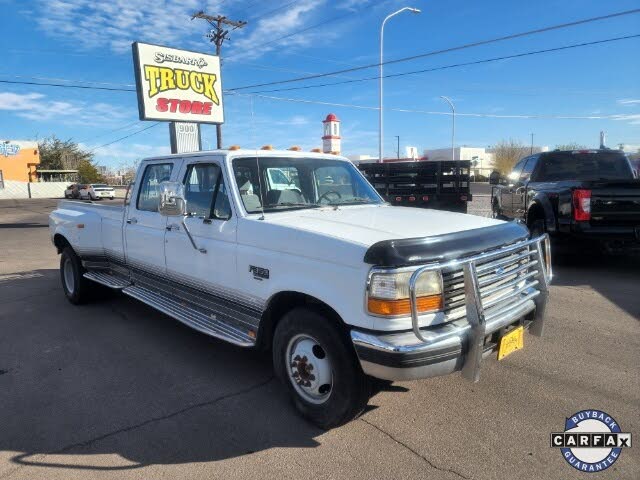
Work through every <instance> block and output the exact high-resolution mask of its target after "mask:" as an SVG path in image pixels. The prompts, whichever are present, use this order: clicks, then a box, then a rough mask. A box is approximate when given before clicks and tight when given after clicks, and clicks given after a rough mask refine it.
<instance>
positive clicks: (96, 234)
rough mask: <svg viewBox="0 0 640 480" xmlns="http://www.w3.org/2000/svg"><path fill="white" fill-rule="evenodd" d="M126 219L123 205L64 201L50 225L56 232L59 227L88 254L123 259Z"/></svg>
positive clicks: (74, 245)
mask: <svg viewBox="0 0 640 480" xmlns="http://www.w3.org/2000/svg"><path fill="white" fill-rule="evenodd" d="M123 221H124V205H102V204H98V203H93V202H83V201H79V200H61V201H60V202H58V208H57V209H56V210H54V211H53V212H51V215H50V216H49V228H50V231H52V232H53V231H55V230H56V228H55V227H56V226H58V230H57V231H63V232H65V237H66V238H67V239H68V240H69V241H70V243H71V244H72V245H73V247H74V248H75V249H76V250H79V251H80V253H82V254H84V256H85V257H88V258H93V257H95V258H104V257H109V256H111V257H114V258H117V259H123V258H124V244H123V236H122V235H123V229H122V225H123ZM52 240H53V239H52Z"/></svg>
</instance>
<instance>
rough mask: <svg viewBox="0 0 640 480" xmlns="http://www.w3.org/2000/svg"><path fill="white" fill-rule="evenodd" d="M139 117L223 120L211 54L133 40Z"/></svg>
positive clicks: (217, 67)
mask: <svg viewBox="0 0 640 480" xmlns="http://www.w3.org/2000/svg"><path fill="white" fill-rule="evenodd" d="M132 47H133V62H134V68H135V73H136V88H137V91H138V109H139V112H140V120H164V121H178V122H199V123H224V110H223V105H222V82H221V79H220V60H219V58H218V57H217V56H215V55H206V54H203V53H197V52H191V51H187V50H177V49H175V48H169V47H162V46H159V45H151V44H147V43H139V42H135V43H134V44H133V45H132Z"/></svg>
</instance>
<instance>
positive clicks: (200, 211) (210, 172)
mask: <svg viewBox="0 0 640 480" xmlns="http://www.w3.org/2000/svg"><path fill="white" fill-rule="evenodd" d="M184 195H185V199H186V201H187V211H188V212H189V214H190V215H192V216H195V217H201V218H219V219H227V218H229V217H230V216H231V206H230V204H229V197H228V195H227V189H226V187H225V185H224V178H223V176H222V171H221V169H220V167H219V166H218V165H216V164H214V163H195V164H193V165H189V168H188V169H187V173H186V175H185V179H184Z"/></svg>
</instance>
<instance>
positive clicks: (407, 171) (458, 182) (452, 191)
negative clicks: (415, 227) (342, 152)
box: [354, 160, 471, 213]
mask: <svg viewBox="0 0 640 480" xmlns="http://www.w3.org/2000/svg"><path fill="white" fill-rule="evenodd" d="M354 163H355V164H356V166H357V167H358V168H359V169H360V171H361V172H362V173H363V174H364V176H365V177H366V178H367V180H369V183H371V185H373V186H374V188H375V189H376V190H377V191H378V193H379V194H380V195H382V197H383V198H384V199H385V200H386V201H387V202H389V203H391V204H392V205H399V206H403V207H421V208H434V209H437V210H448V211H452V212H463V213H466V212H467V203H468V202H470V201H471V191H470V187H469V176H470V169H471V162H470V161H469V160H456V161H451V160H450V161H435V160H418V161H400V162H395V161H394V162H384V163H368V162H354Z"/></svg>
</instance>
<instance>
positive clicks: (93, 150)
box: [89, 122, 162, 153]
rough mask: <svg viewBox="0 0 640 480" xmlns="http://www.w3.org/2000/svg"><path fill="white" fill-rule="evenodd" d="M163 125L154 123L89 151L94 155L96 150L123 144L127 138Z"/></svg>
mask: <svg viewBox="0 0 640 480" xmlns="http://www.w3.org/2000/svg"><path fill="white" fill-rule="evenodd" d="M161 123H162V122H156V123H153V124H151V125H149V126H148V127H145V128H143V129H142V130H138V131H137V132H133V133H130V134H129V135H125V136H124V137H120V138H117V139H115V140H112V141H111V142H108V143H105V144H103V145H100V146H98V147H95V148H92V149H91V150H89V152H90V153H93V152H95V151H96V150H99V149H100V148H104V147H108V146H109V145H113V144H114V143H118V142H121V141H122V140H126V139H127V138H130V137H133V136H134V135H138V134H139V133H142V132H144V131H145V130H149V129H150V128H153V127H155V126H157V125H160V124H161Z"/></svg>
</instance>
